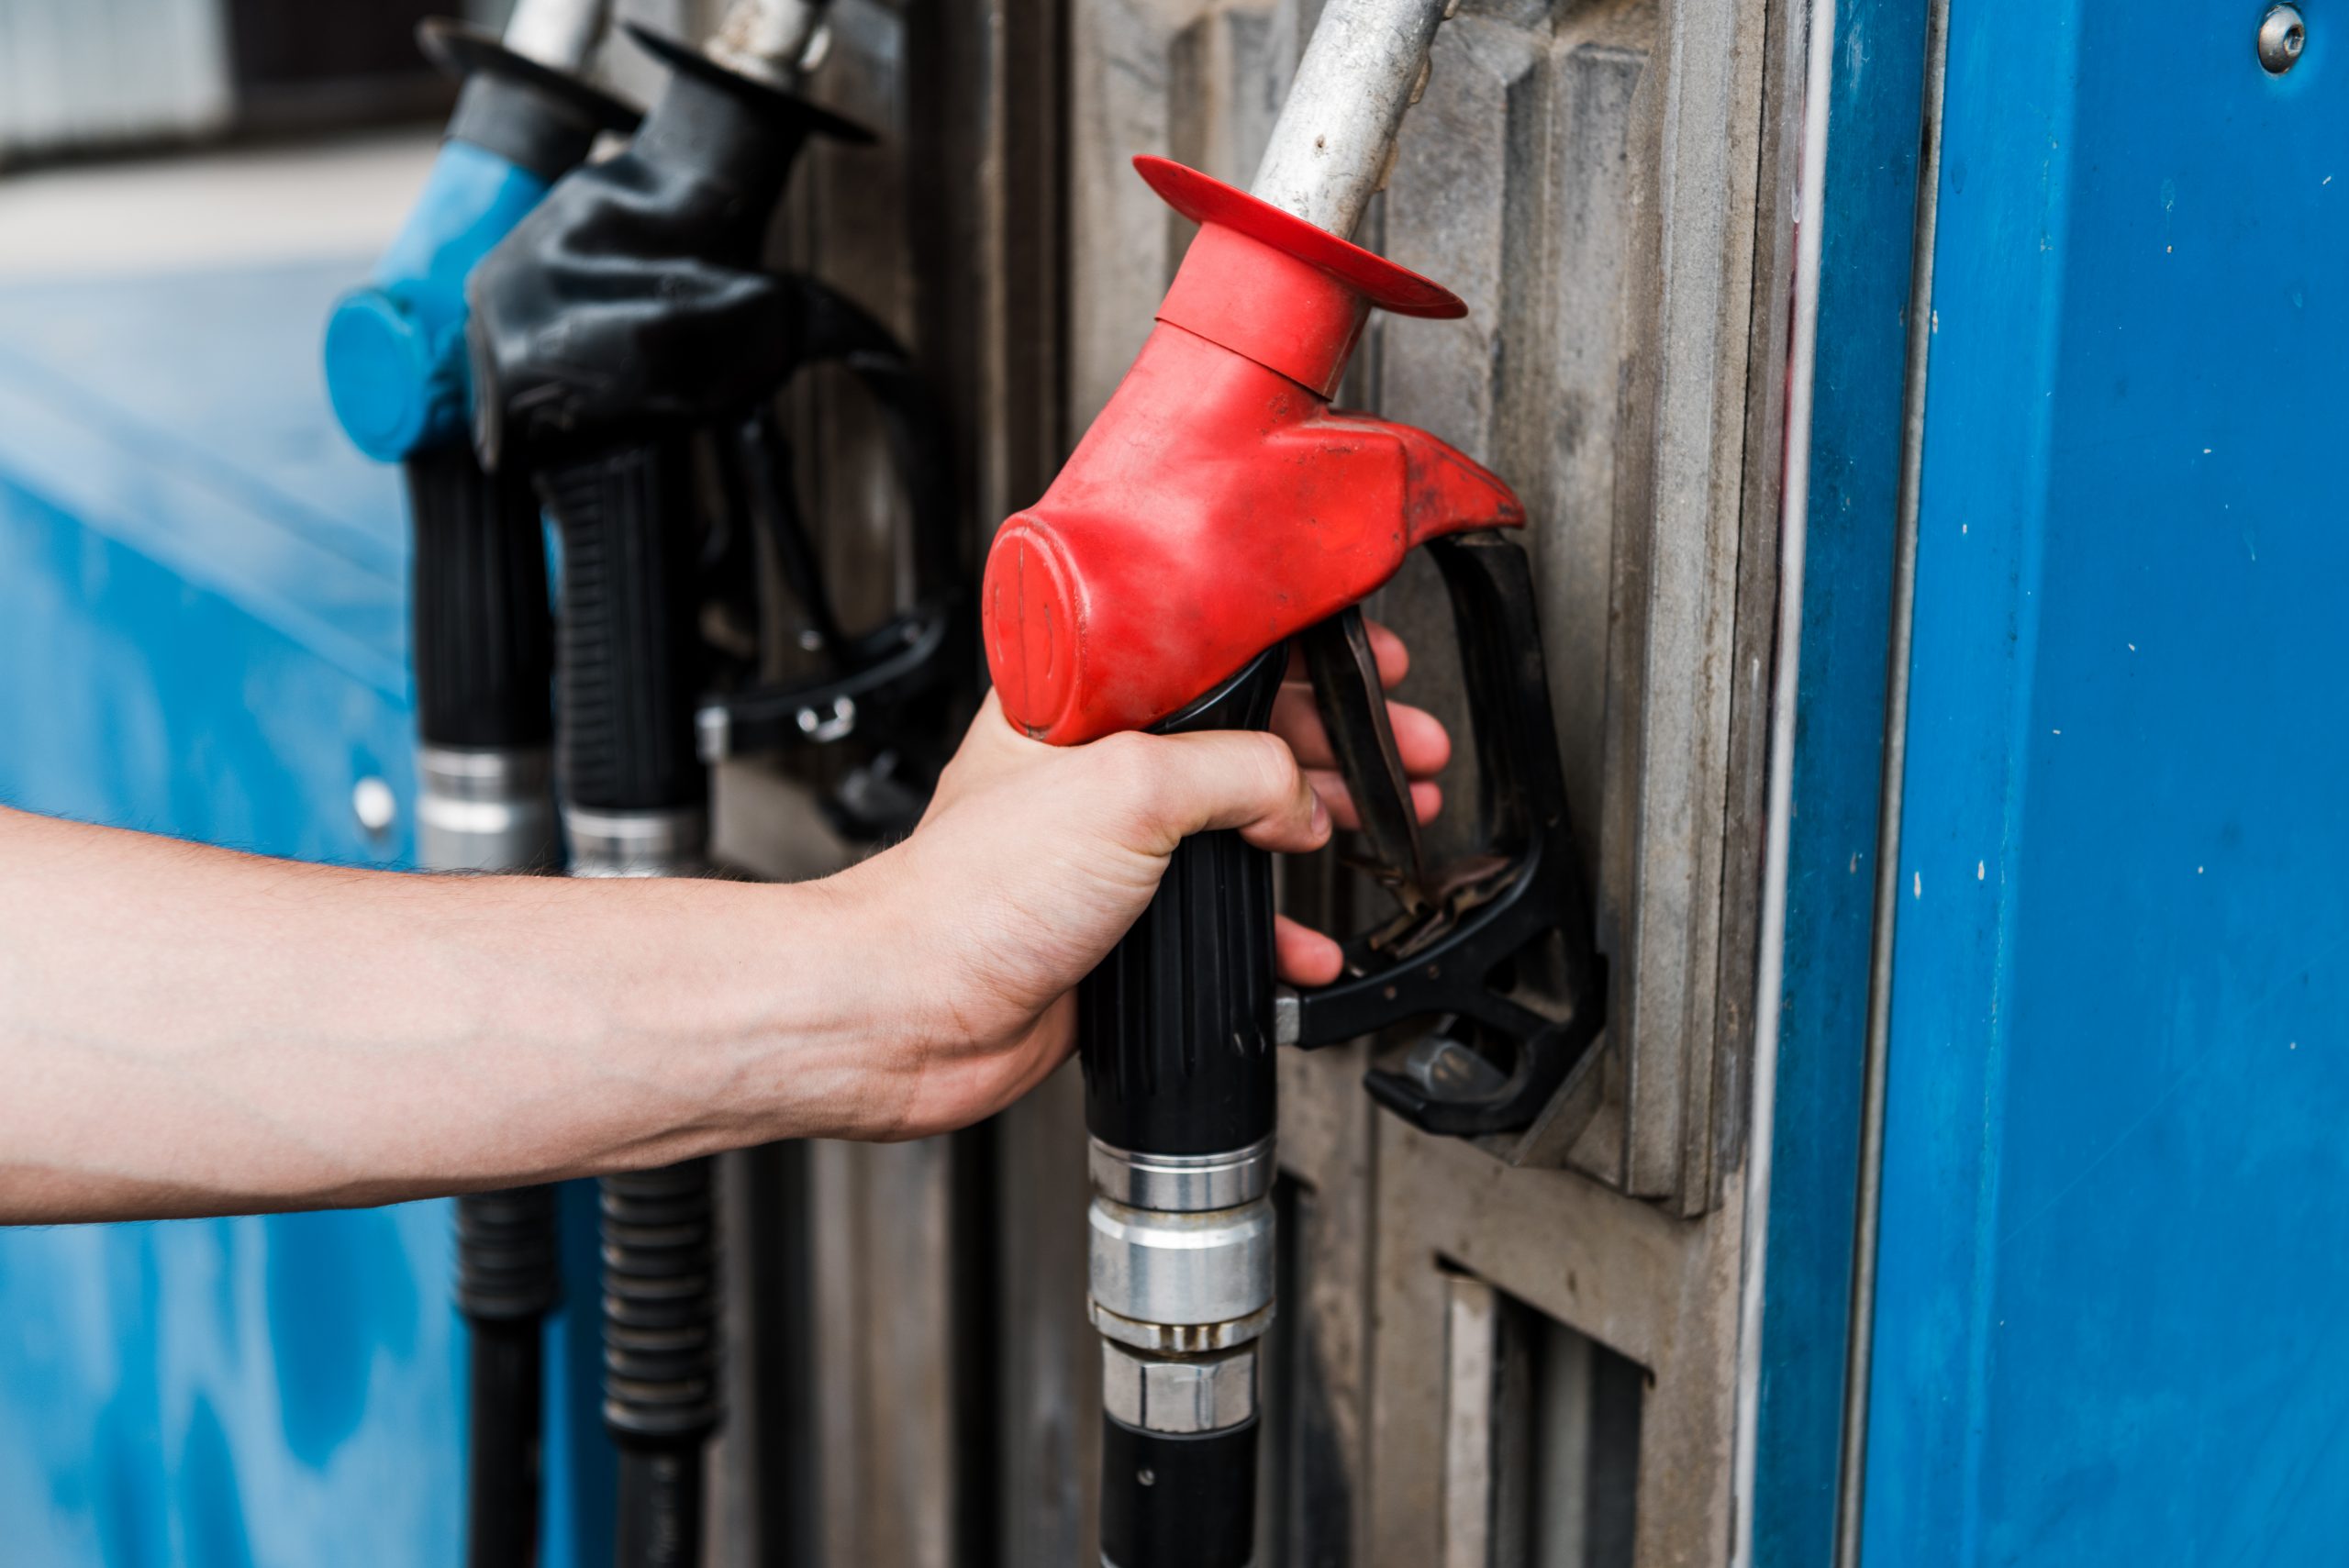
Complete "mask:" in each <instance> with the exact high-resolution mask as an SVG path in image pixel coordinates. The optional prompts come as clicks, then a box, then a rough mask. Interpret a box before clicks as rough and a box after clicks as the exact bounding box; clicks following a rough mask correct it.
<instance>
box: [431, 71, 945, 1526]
mask: <svg viewBox="0 0 2349 1568" xmlns="http://www.w3.org/2000/svg"><path fill="white" fill-rule="evenodd" d="M629 32H630V35H631V36H632V37H633V38H634V39H635V40H636V41H637V43H638V44H639V45H640V46H641V47H642V48H644V49H645V50H648V51H649V52H651V54H653V55H654V56H655V57H657V58H658V59H659V60H661V61H662V62H663V63H664V64H665V65H666V66H667V67H668V68H669V76H668V80H667V83H666V84H665V86H664V87H663V89H662V93H661V95H660V97H659V99H658V101H657V102H655V103H654V105H653V106H652V107H651V110H650V111H649V112H648V113H647V114H646V116H645V118H644V123H643V126H642V128H641V129H640V131H639V132H638V134H637V136H636V138H635V139H634V140H633V141H632V142H631V143H630V144H629V147H628V148H627V149H626V150H623V151H622V152H620V153H619V154H618V155H617V156H615V157H613V158H611V159H609V160H607V161H603V162H600V163H595V164H590V165H587V166H585V167H583V168H581V169H579V170H577V171H575V172H573V173H572V174H571V175H569V176H567V177H566V178H565V179H564V180H563V181H562V182H561V183H559V184H558V185H556V187H555V188H554V190H553V191H552V192H551V193H550V195H548V197H547V199H546V201H545V202H544V203H543V204H541V205H540V206H539V208H538V209H537V210H536V211H535V212H533V213H532V214H531V215H530V217H529V218H528V219H526V220H525V221H524V222H523V223H522V224H521V225H519V226H518V228H516V229H515V231H514V232H513V234H512V235H510V236H509V237H508V238H507V240H506V241H505V242H504V243H503V244H501V245H500V246H499V247H498V248H497V250H495V251H494V252H493V253H492V254H491V255H490V256H489V257H488V258H487V259H486V260H485V261H484V262H483V263H482V265H481V266H480V268H478V269H477V270H476V272H475V273H474V275H473V281H472V284H471V286H470V289H469V297H470V300H471V303H472V307H473V308H472V314H471V317H470V321H469V325H468V334H467V337H468V345H469V349H470V354H471V361H472V364H473V376H474V381H475V384H476V387H477V392H478V395H477V397H476V400H475V406H474V415H475V417H474V434H475V439H476V445H477V447H478V449H479V450H480V451H481V452H482V454H483V456H484V459H485V460H486V461H487V462H490V463H491V464H492V465H493V466H495V467H496V468H497V469H498V470H499V471H500V472H502V473H528V474H529V475H530V477H531V481H532V483H533V484H534V485H535V488H536V491H537V494H538V495H539V496H540V499H541V501H542V502H543V503H544V505H545V507H546V510H547V514H548V516H549V517H551V519H552V521H553V523H554V525H555V527H556V529H557V531H558V533H559V536H560V539H561V543H562V567H561V588H560V601H561V602H560V606H559V613H558V617H557V621H558V636H557V643H556V659H555V666H556V690H557V703H556V708H557V734H556V755H557V764H558V772H559V774H560V778H561V781H562V794H563V805H562V812H563V822H564V826H565V828H566V829H567V832H568V836H569V840H570V845H571V860H572V871H573V874H574V875H583V874H584V875H607V876H647V875H690V874H695V873H698V872H700V871H702V870H704V869H705V868H706V862H707V842H708V816H707V799H708V764H709V762H712V761H715V760H717V759H718V758H719V757H721V756H724V755H729V754H733V753H734V752H735V751H740V749H742V747H743V746H744V745H746V744H748V743H749V742H750V741H751V740H754V739H760V737H759V736H758V735H757V733H756V732H757V728H758V726H757V723H756V720H757V717H758V714H757V711H756V709H757V705H756V704H755V703H751V704H743V703H736V704H734V706H732V707H730V708H724V709H723V711H724V712H726V714H727V716H728V722H727V723H725V724H723V725H720V726H718V728H720V729H721V730H722V731H723V736H722V738H723V739H724V740H725V741H726V743H725V744H723V745H719V746H717V747H714V748H713V747H711V746H710V745H709V744H708V737H709V735H710V732H711V729H712V728H713V723H712V721H711V720H710V719H709V718H708V717H707V715H708V714H709V712H710V710H711V707H712V706H713V704H714V703H720V704H722V701H723V699H719V698H715V697H713V696H712V688H713V686H715V685H718V684H719V678H720V676H721V673H723V672H724V670H725V666H726V664H727V662H728V658H729V654H728V653H727V652H726V651H724V650H723V649H721V648H718V647H714V646H713V644H712V641H711V638H710V625H709V623H710V622H711V621H712V620H713V618H716V619H718V620H723V619H724V618H725V617H724V616H722V615H720V616H718V617H713V616H712V615H711V614H710V612H711V610H712V609H713V607H714V606H713V600H715V601H716V603H715V607H716V608H717V609H718V610H721V611H722V610H725V609H728V608H729V607H732V606H739V605H740V603H741V602H742V600H741V598H740V595H737V594H733V593H732V592H731V590H732V589H733V586H734V585H733V584H729V583H726V582H722V581H721V582H719V583H718V584H713V583H712V581H711V578H712V575H713V574H714V573H716V574H720V575H722V574H724V573H740V572H741V571H742V569H743V566H744V562H746V560H748V559H750V557H749V556H748V555H747V553H746V552H745V551H743V550H740V549H739V548H736V542H738V541H729V538H728V535H729V530H732V531H734V532H736V533H738V534H739V532H740V528H738V525H740V526H742V527H757V528H766V529H768V530H769V531H770V532H771V533H772V532H773V531H774V530H775V529H778V528H782V529H786V530H787V535H788V537H777V538H776V539H775V540H774V542H775V546H776V549H775V554H776V556H777V557H778V559H780V560H781V561H782V562H784V563H785V569H786V573H787V574H788V575H791V576H792V577H793V578H794V587H795V590H796V594H797V595H798V596H799V597H800V598H801V600H802V601H803V605H804V606H807V612H808V618H809V619H810V621H811V623H813V624H820V625H823V626H825V627H827V628H830V633H831V635H832V637H833V638H834V639H835V640H836V641H837V643H838V644H839V645H840V648H841V654H842V656H845V657H851V658H853V657H859V656H862V657H863V660H864V662H865V664H867V665H870V666H874V667H879V666H882V665H885V664H886V663H887V662H888V661H889V659H890V658H892V657H894V656H896V653H897V651H898V650H897V649H896V648H895V647H890V648H879V649H872V650H866V649H864V648H863V645H862V644H860V643H859V642H858V641H857V640H856V639H849V638H846V637H842V636H840V635H839V633H838V628H837V622H836V619H835V617H832V614H831V611H830V608H829V606H830V596H829V592H828V591H827V590H826V589H825V586H824V584H823V582H822V578H821V574H820V573H819V572H818V571H817V570H816V567H815V562H816V556H815V552H814V551H813V550H812V548H811V547H810V546H809V545H808V544H807V540H806V539H805V538H804V536H803V535H802V534H801V533H800V531H799V530H798V526H797V516H796V506H793V505H792V504H791V502H790V486H789V473H790V467H789V452H788V450H787V449H786V448H785V446H784V445H783V442H782V439H781V437H780V434H779V427H778V425H777V423H776V421H775V420H774V417H773V414H772V409H771V405H772V403H773V400H774V397H775V396H776V395H777V394H778V393H779V392H780V391H781V390H782V389H783V387H784V386H785V384H786V383H787V382H788V381H789V380H790V379H791V378H792V377H793V376H794V375H795V374H796V373H797V372H798V371H799V370H800V369H801V368H803V367H804V366H806V365H807V364H810V363H813V362H816V361H820V360H825V359H830V360H836V361H842V362H844V363H846V364H847V366H848V367H849V368H850V369H851V370H852V371H854V372H856V373H858V374H859V375H860V376H861V377H862V378H863V379H864V380H865V382H866V384H868V385H875V384H878V387H879V388H880V389H881V390H882V392H883V406H884V409H885V411H887V410H889V409H890V407H891V404H890V402H889V400H888V399H889V396H890V395H896V396H897V397H898V399H899V403H900V404H901V405H902V406H903V407H904V408H907V409H918V410H919V411H920V414H921V417H925V418H926V417H928V416H927V409H928V405H927V403H926V401H925V400H923V399H921V398H920V397H919V395H918V384H916V383H915V381H914V378H913V375H912V372H911V367H910V364H909V363H908V361H907V357H906V355H905V353H904V350H902V349H900V348H898V347H897V345H896V343H895V342H894V341H892V340H891V339H889V337H888V335H887V334H886V333H885V332H884V331H883V330H882V329H881V328H880V327H879V326H878V324H877V323H874V321H872V319H871V318H870V317H866V316H865V315H864V314H863V312H861V311H858V310H857V309H855V307H854V306H851V305H849V304H848V302H847V301H845V300H844V299H841V297H840V296H839V295H835V294H832V293H831V292H830V291H829V290H826V289H824V288H822V287H821V286H820V285H818V284H815V283H814V282H813V281H812V280H809V279H806V278H803V277H797V276H794V275H791V274H787V273H781V272H771V271H768V270H767V269H766V268H765V267H764V266H763V250H764V248H765V242H766V237H767V233H768V229H769V227H770V224H771V221H772V219H773V216H774V209H775V207H776V206H777V204H778V203H779V201H780V199H781V197H782V195H783V192H784V188H785V183H786V181H787V179H788V178H789V174H790V171H791V168H792V164H793V161H794V160H795V159H796V156H797V154H798V152H799V150H800V149H801V148H802V147H803V146H804V145H805V144H806V143H807V139H809V138H810V137H818V136H820V137H828V138H830V139H836V140H843V141H854V142H861V141H866V140H869V139H870V137H869V135H868V134H867V133H866V132H865V131H863V129H862V128H858V127H856V126H854V125H852V124H851V123H850V122H848V121H847V120H844V119H841V117H838V116H835V115H833V114H831V113H830V112H829V111H828V110H825V109H822V108H819V107H818V106H815V105H813V104H810V103H808V102H807V101H806V100H804V99H802V98H800V97H798V96H797V95H795V94H794V93H792V92H790V91H787V90H786V89H785V88H784V87H782V86H779V85H777V84H776V83H775V82H774V81H773V80H765V79H761V78H759V77H756V76H753V75H751V74H747V73H745V72H742V71H740V70H736V69H733V68H732V67H731V66H729V64H726V63H721V61H719V60H718V59H717V58H714V57H713V54H712V53H704V52H701V51H697V50H692V49H689V48H686V47H685V46H683V45H680V44H677V43H675V42H673V41H671V40H669V39H663V38H661V37H659V36H658V35H656V34H653V33H651V32H648V31H646V30H644V29H643V28H629ZM716 48H717V46H716V45H713V51H715V50H716ZM907 387H911V388H913V390H911V391H907V390H906V388H907ZM907 419H908V417H907V416H905V415H900V416H898V417H895V418H894V419H893V422H892V429H893V432H902V431H904V430H907V429H911V428H914V427H913V426H911V425H910V424H908V422H907ZM920 428H921V429H922V430H923V431H924V432H925V433H924V434H923V435H922V436H921V437H920V438H919V439H918V441H917V442H916V444H917V445H918V446H919V447H920V452H919V456H920V458H921V460H922V465H924V466H918V467H917V470H916V472H917V474H918V478H917V481H916V494H917V495H922V494H924V493H925V492H924V491H923V490H922V489H921V486H922V485H924V484H940V485H942V484H943V482H944V481H943V466H942V462H937V466H938V468H939V470H940V472H939V473H935V474H933V473H928V472H927V469H926V465H928V464H930V463H931V462H933V461H935V460H937V459H938V458H939V456H940V454H938V453H936V452H935V451H934V450H933V448H934V442H935V437H934V434H931V433H930V432H934V430H935V424H934V422H932V423H930V424H928V425H924V426H922V427H920ZM901 461H902V458H901ZM713 476H714V477H715V478H717V479H718V481H719V483H718V484H717V485H715V486H713V485H712V484H710V483H709V480H710V479H711V478H712V477H713ZM713 489H717V490H721V491H723V492H725V493H726V495H727V497H728V502H727V504H726V505H723V506H720V505H718V504H715V503H714V502H713V499H712V494H711V493H712V491H713ZM940 494H941V495H942V494H943V491H942V490H941V492H940ZM742 496H750V497H751V498H752V499H753V500H754V501H756V502H757V504H756V505H750V504H746V503H742V502H740V500H739V498H740V497H742ZM941 515H942V508H941V506H940V505H939V504H938V503H935V502H933V503H931V505H930V513H929V515H928V520H929V521H930V524H931V525H932V526H933V527H934V526H938V518H939V517H941ZM736 657H739V654H738V655H736ZM832 673H834V674H835V675H840V676H854V675H856V674H858V673H859V670H858V669H857V668H856V667H841V668H837V669H836V670H835V671H833V672H832ZM884 673H886V672H885V671H884ZM840 695H842V696H843V698H844V699H847V700H852V697H851V695H850V694H848V693H846V692H843V693H841V694H840ZM859 695H862V688H860V689H859ZM792 711H796V708H795V709H793V710H792ZM736 714H740V716H741V723H740V725H736V724H733V723H732V722H731V720H732V717H734V715H736ZM715 1224H716V1220H715V1193H714V1191H713V1184H712V1171H711V1166H710V1162H707V1161H696V1162H687V1163H685V1164H682V1165H678V1166H674V1167H672V1168H670V1169H668V1170H664V1171H658V1172H651V1173H633V1174H628V1175H620V1176H612V1177H607V1178H606V1179H605V1180H604V1182H603V1184H602V1237H603V1258H604V1277H605V1288H604V1315H605V1323H604V1348H605V1399H604V1417H605V1424H606V1427H607V1429H608V1430H609V1431H610V1432H611V1434H612V1436H613V1438H614V1440H615V1442H616V1443H617V1444H618V1448H619V1450H620V1457H621V1476H620V1488H619V1529H618V1539H619V1542H620V1556H621V1561H622V1562H624V1563H629V1564H631V1565H633V1564H651V1563H656V1562H658V1563H673V1562H674V1563H691V1562H697V1561H698V1560H699V1557H698V1553H699V1544H698V1543H699V1539H700V1528H701V1518H702V1512H701V1505H702V1499H701V1492H702V1482H703V1448H704V1444H705V1443H706V1441H707V1439H708V1438H709V1436H710V1435H711V1434H712V1433H714V1432H715V1431H716V1429H717V1428H718V1425H719V1423H720V1421H721V1419H722V1418H723V1402H722V1397H721V1395H722V1390H721V1386H720V1382H719V1377H718V1354H719V1346H718V1338H719V1336H718V1317H719V1315H718V1280H717V1266H718V1258H717V1250H716V1246H715Z"/></svg>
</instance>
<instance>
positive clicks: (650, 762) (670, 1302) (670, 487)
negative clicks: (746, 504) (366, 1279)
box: [539, 440, 720, 1568]
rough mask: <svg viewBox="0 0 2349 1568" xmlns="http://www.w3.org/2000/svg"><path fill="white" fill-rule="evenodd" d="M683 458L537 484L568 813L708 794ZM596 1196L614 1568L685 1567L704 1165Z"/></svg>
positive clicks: (708, 1205) (611, 1183)
mask: <svg viewBox="0 0 2349 1568" xmlns="http://www.w3.org/2000/svg"><path fill="white" fill-rule="evenodd" d="M690 458H691V454H690V452H689V450H687V448H686V447H685V444H684V443H683V442H682V441H678V440H667V441H661V442H654V443H647V444H645V445H642V446H636V447H629V448H624V449H621V450H616V451H610V452H605V453H600V454H598V455H596V456H594V457H591V458H587V459H584V460H579V461H574V462H570V463H567V464H565V465H564V466H562V467H560V468H556V469H552V470H551V471H548V472H546V473H541V474H540V477H539V485H540V493H541V494H542V495H543V496H544V497H545V500H546V504H547V510H548V512H549V513H550V514H551V516H552V517H553V518H554V521H555V525H556V526H557V527H558V528H561V529H562V548H563V561H562V616H561V617H560V620H559V626H558V644H557V660H556V685H557V697H556V711H557V715H558V731H557V760H558V767H559V770H560V772H561V775H562V781H563V785H564V791H565V795H566V804H567V806H570V807H573V808H580V807H584V808H588V809H592V810H595V811H597V812H605V813H631V812H659V811H664V810H670V809H674V808H676V807H679V806H697V805H699V804H700V803H701V802H702V801H704V800H705V799H706V798H707V790H708V778H707V773H706V771H705V769H704V768H703V765H702V762H701V761H700V758H699V757H698V755H697V754H696V751H695V747H694V710H695V706H696V699H697V698H698V696H699V695H700V680H701V669H700V657H699V646H700V631H699V628H698V627H697V625H696V621H695V616H694V611H695V604H696V598H695V576H694V573H695V553H694V552H695V546H696V541H695V539H694V537H693V531H692V529H691V528H689V527H688V526H687V519H689V518H691V517H693V516H694V506H693V491H692V469H691V462H690ZM597 1185H598V1191H599V1193H600V1195H601V1199H602V1234H603V1279H604V1424H605V1426H606V1428H607V1429H609V1431H610V1432H611V1434H612V1439H613V1441H614V1442H615V1443H616V1444H617V1445H618V1449H619V1465H620V1476H619V1497H618V1509H619V1516H618V1562H620V1563H621V1564H622V1565H623V1568H673V1565H674V1568H697V1565H698V1563H699V1561H700V1557H701V1516H702V1472H703V1464H702V1447H703V1445H704V1443H705V1442H707V1440H708V1438H709V1436H710V1434H711V1433H712V1432H714V1431H715V1430H717V1428H718V1417H719V1410H720V1407H719V1402H718V1279H717V1266H718V1249H717V1240H718V1237H717V1222H716V1215H715V1204H714V1198H715V1192H714V1184H713V1180H712V1171H711V1167H710V1162H708V1161H707V1160H689V1161H686V1162H684V1163H682V1164H678V1165H673V1166H670V1167H668V1168H667V1169H665V1170H659V1171H640V1172H631V1173H628V1174H625V1175H617V1176H607V1177H605V1178H603V1180H602V1181H601V1182H600V1183H599V1184H597Z"/></svg>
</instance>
